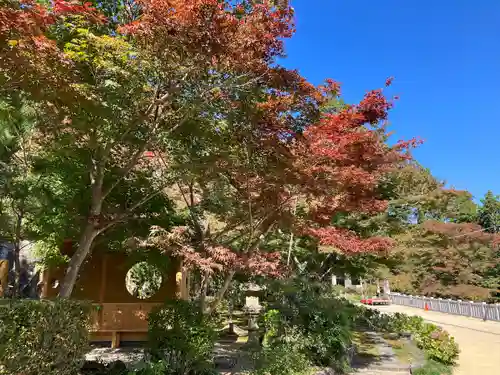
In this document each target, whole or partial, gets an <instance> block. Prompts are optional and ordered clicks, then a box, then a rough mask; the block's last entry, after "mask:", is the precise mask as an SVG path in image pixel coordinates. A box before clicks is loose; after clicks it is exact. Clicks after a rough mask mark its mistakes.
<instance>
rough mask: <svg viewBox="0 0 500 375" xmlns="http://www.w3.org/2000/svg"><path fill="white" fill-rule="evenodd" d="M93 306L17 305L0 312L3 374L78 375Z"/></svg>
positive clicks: (25, 302)
mask: <svg viewBox="0 0 500 375" xmlns="http://www.w3.org/2000/svg"><path fill="white" fill-rule="evenodd" d="M89 328H90V305H87V304H84V303H81V302H76V301H72V300H66V299H61V300H56V301H29V300H18V301H13V302H12V303H11V304H10V306H9V307H3V308H0V374H23V375H39V374H51V375H75V374H77V373H78V370H79V368H80V366H81V365H82V362H83V358H84V356H85V354H86V353H87V351H88V342H89Z"/></svg>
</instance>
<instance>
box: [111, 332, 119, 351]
mask: <svg viewBox="0 0 500 375" xmlns="http://www.w3.org/2000/svg"><path fill="white" fill-rule="evenodd" d="M119 347H120V332H116V331H114V332H113V333H112V336H111V348H112V349H116V348H119Z"/></svg>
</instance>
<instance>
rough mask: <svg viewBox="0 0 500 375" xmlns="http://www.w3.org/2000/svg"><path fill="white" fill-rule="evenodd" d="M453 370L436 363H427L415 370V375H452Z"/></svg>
mask: <svg viewBox="0 0 500 375" xmlns="http://www.w3.org/2000/svg"><path fill="white" fill-rule="evenodd" d="M452 371H453V369H452V368H451V367H450V366H447V365H444V364H442V363H439V362H436V361H432V360H431V361H427V363H426V364H425V365H424V367H422V368H419V369H415V370H413V375H451V374H452Z"/></svg>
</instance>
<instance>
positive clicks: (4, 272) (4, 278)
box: [0, 259, 9, 297]
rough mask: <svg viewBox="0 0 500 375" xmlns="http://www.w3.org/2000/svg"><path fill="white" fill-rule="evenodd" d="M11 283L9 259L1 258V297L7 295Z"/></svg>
mask: <svg viewBox="0 0 500 375" xmlns="http://www.w3.org/2000/svg"><path fill="white" fill-rule="evenodd" d="M8 284H9V261H8V260H6V259H2V260H0V297H3V296H5V292H6V291H7V288H8Z"/></svg>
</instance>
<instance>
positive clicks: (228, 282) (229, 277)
mask: <svg viewBox="0 0 500 375" xmlns="http://www.w3.org/2000/svg"><path fill="white" fill-rule="evenodd" d="M235 273H236V272H235V271H230V272H229V273H228V274H227V275H226V278H225V279H224V285H222V288H221V289H220V290H219V292H218V293H217V295H216V296H215V299H214V302H213V304H212V306H211V307H210V311H213V310H215V308H216V307H217V305H218V304H219V303H220V301H222V299H223V298H224V295H225V294H226V292H227V290H228V289H229V286H230V285H231V281H233V277H234V274H235Z"/></svg>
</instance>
